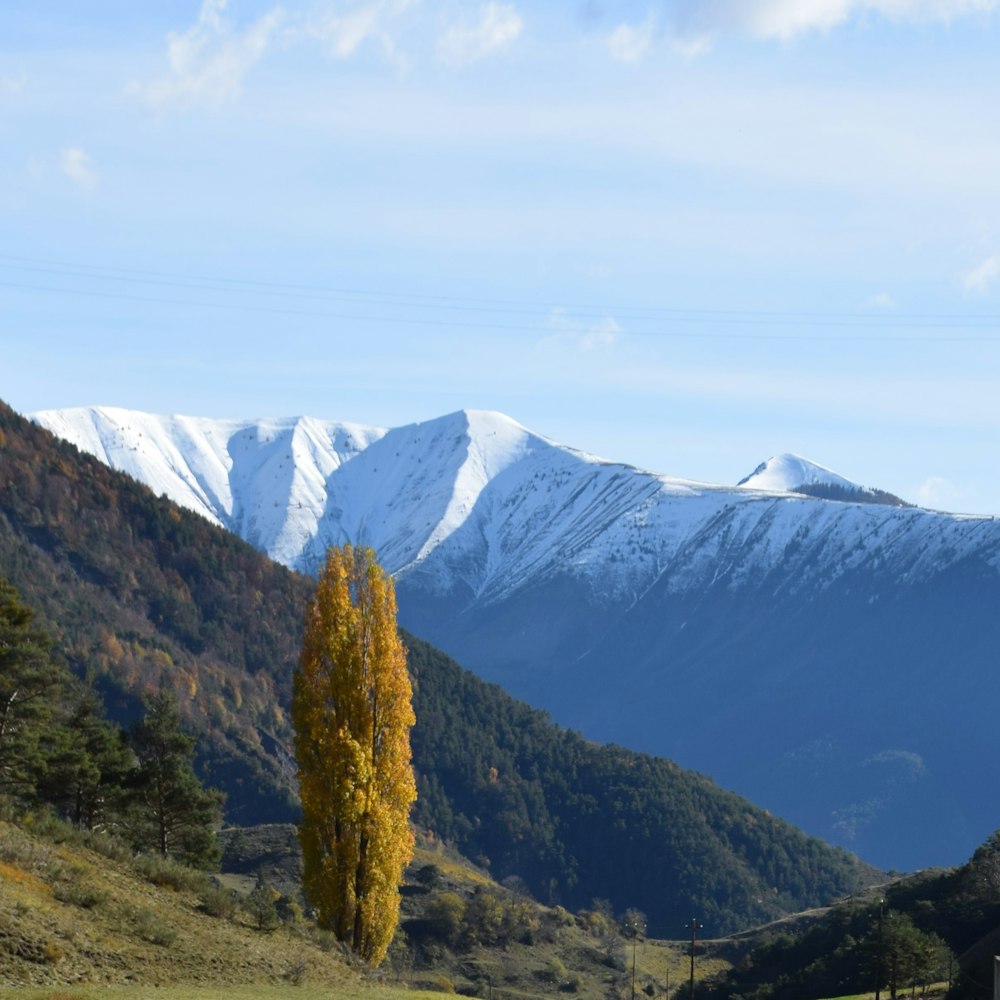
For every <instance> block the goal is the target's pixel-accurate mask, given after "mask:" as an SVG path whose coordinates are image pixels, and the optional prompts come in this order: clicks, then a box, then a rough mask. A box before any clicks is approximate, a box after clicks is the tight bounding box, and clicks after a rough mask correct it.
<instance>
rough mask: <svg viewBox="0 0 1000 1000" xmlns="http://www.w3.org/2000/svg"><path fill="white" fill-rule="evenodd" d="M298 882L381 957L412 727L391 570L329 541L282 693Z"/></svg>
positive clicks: (333, 925)
mask: <svg viewBox="0 0 1000 1000" xmlns="http://www.w3.org/2000/svg"><path fill="white" fill-rule="evenodd" d="M292 721H293V724H294V727H295V759H296V762H297V763H298V777H299V793H300V796H301V799H302V822H301V825H300V826H299V840H300V842H301V844H302V861H303V883H304V888H305V891H306V895H307V896H308V897H309V900H310V902H311V903H312V904H313V906H315V908H316V912H317V915H318V920H319V924H320V926H321V927H323V928H325V929H327V930H330V931H333V933H334V934H336V936H337V937H338V938H339V939H340V940H341V941H344V942H346V943H348V944H349V945H350V946H351V948H353V949H354V951H356V952H357V953H358V954H359V955H360V956H361V957H362V958H364V960H365V961H366V962H368V963H370V964H371V965H378V964H379V963H380V962H381V961H382V959H383V958H384V957H385V953H386V951H387V950H388V948H389V942H390V941H391V940H392V935H393V932H394V931H395V929H396V923H397V921H398V919H399V884H400V882H401V881H402V876H403V868H404V867H405V865H406V863H407V862H408V861H409V860H410V858H411V857H412V856H413V835H412V833H411V832H410V827H409V822H408V818H409V812H410V806H411V805H412V803H413V801H414V800H415V799H416V797H417V792H416V785H415V783H414V778H413V767H412V764H411V754H410V729H411V727H412V726H413V723H414V721H415V720H414V715H413V706H412V689H411V686H410V677H409V674H408V673H407V669H406V650H405V648H404V647H403V644H402V642H401V640H400V638H399V633H398V631H397V629H396V594H395V589H394V587H393V583H392V577H390V576H389V575H388V573H386V572H385V571H384V570H382V568H381V567H380V566H379V565H378V563H377V562H376V560H375V553H374V552H373V551H372V550H371V549H368V548H353V547H352V546H350V545H345V546H344V547H343V548H332V549H330V550H329V551H328V552H327V557H326V564H325V566H324V568H323V571H322V573H321V574H320V577H319V582H318V585H317V587H316V593H315V596H314V597H313V600H312V603H311V604H310V606H309V610H308V613H307V615H306V624H305V636H304V638H303V642H302V656H301V659H300V662H299V669H298V670H297V671H296V674H295V683H294V690H293V695H292Z"/></svg>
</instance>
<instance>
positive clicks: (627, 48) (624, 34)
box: [608, 15, 656, 63]
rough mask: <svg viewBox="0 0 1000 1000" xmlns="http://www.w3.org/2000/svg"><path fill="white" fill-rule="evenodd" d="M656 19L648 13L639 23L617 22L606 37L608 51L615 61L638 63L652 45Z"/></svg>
mask: <svg viewBox="0 0 1000 1000" xmlns="http://www.w3.org/2000/svg"><path fill="white" fill-rule="evenodd" d="M655 31H656V20H655V18H654V17H653V16H652V15H650V16H649V17H647V18H646V20H645V21H643V22H642V23H641V24H627V23H623V24H619V25H618V27H617V28H615V30H614V31H612V32H611V35H610V37H609V38H608V51H609V52H610V53H611V58H612V59H614V60H615V61H616V62H622V63H638V62H642V60H643V59H645V57H646V56H647V55H648V53H649V50H650V48H651V47H652V45H653V38H654V33H655Z"/></svg>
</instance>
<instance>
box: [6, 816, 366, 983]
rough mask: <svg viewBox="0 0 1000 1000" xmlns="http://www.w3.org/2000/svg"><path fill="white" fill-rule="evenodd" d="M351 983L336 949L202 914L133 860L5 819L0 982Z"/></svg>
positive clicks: (283, 930)
mask: <svg viewBox="0 0 1000 1000" xmlns="http://www.w3.org/2000/svg"><path fill="white" fill-rule="evenodd" d="M296 978H298V979H301V980H302V981H303V982H305V983H306V984H310V983H312V984H323V985H325V986H334V987H340V988H343V989H345V990H349V991H356V990H358V989H360V988H361V987H362V986H363V985H364V980H363V977H362V975H361V973H360V972H359V971H357V970H355V969H353V968H351V967H350V966H349V965H348V964H347V963H346V962H345V960H344V958H343V956H342V955H341V953H340V952H339V949H334V950H330V951H324V950H323V949H322V948H321V947H320V946H319V945H318V944H317V943H315V942H313V941H310V940H308V939H306V938H305V937H304V936H302V935H300V934H297V933H296V932H294V931H293V930H291V929H289V928H287V927H280V928H278V929H277V930H275V931H273V932H270V933H267V932H261V931H259V930H256V929H255V928H254V927H253V926H251V924H250V920H249V918H248V916H247V915H246V914H242V913H240V914H238V915H237V916H236V918H235V919H233V920H228V919H222V918H215V917H210V916H207V915H206V914H204V913H202V912H201V911H200V909H199V897H198V895H197V894H196V893H195V892H192V891H178V890H174V889H171V888H161V887H157V886H155V885H153V884H151V883H150V882H148V881H145V880H144V879H143V878H142V877H141V876H139V875H138V874H137V873H136V871H135V869H134V868H133V866H132V864H131V863H130V862H128V861H115V860H111V859H109V858H107V857H105V856H103V855H102V854H98V853H95V852H94V851H92V850H90V849H88V848H87V847H85V846H81V845H79V844H75V843H71V842H63V843H58V842H55V841H52V840H50V839H48V838H47V837H43V836H39V835H37V834H35V833H32V832H31V831H30V830H26V829H23V828H21V827H19V826H14V825H12V824H11V823H8V822H0V986H3V987H5V988H9V987H11V986H27V985H36V986H53V987H54V986H57V985H70V984H78V983H83V982H87V983H91V984H102V985H103V984H107V985H113V984H118V985H129V984H142V985H144V986H147V987H150V986H153V987H158V986H167V985H171V984H183V985H190V986H197V985H205V986H208V985H211V986H213V987H216V986H219V985H238V984H249V983H254V984H258V985H260V984H275V985H277V984H282V983H283V984H285V985H286V986H287V984H288V983H289V982H291V981H293V980H294V979H296Z"/></svg>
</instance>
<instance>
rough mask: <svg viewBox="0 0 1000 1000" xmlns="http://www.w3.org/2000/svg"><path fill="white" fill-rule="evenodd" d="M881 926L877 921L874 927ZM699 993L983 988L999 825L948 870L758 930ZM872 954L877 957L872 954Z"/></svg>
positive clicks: (781, 999) (999, 868) (776, 995)
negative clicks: (942, 986) (733, 963)
mask: <svg viewBox="0 0 1000 1000" xmlns="http://www.w3.org/2000/svg"><path fill="white" fill-rule="evenodd" d="M880 925H881V926H880ZM754 938H755V939H756V940H755V943H754V945H753V946H752V947H751V948H750V949H749V950H748V951H747V953H746V955H745V956H744V958H743V960H742V961H741V962H739V963H738V964H737V965H736V966H734V967H733V968H732V969H730V970H729V971H728V972H727V973H726V974H725V975H724V976H722V977H720V978H719V979H717V980H715V981H714V982H711V983H705V984H702V985H701V986H700V987H699V990H698V1000H813V998H819V997H829V996H842V995H846V994H857V993H865V992H869V991H871V990H872V989H873V988H874V986H875V979H876V972H877V971H878V970H881V979H882V981H881V987H882V989H883V990H885V991H886V995H889V993H890V992H892V985H893V978H895V980H896V988H897V990H910V989H912V987H913V986H914V985H916V987H917V988H918V989H920V988H921V987H922V986H924V985H925V984H927V983H934V982H937V983H941V982H948V981H950V982H951V984H952V992H951V993H950V996H952V997H953V998H955V1000H966V998H968V1000H973V998H980V997H988V996H991V995H992V981H993V956H994V955H996V954H997V952H998V944H1000V831H998V832H997V833H995V834H993V836H992V837H990V838H989V840H987V841H986V843H985V844H983V845H982V846H981V847H979V848H978V849H977V850H976V852H975V854H973V856H972V858H970V860H969V861H967V862H966V863H965V864H964V865H962V866H960V867H959V868H954V869H944V870H940V869H939V870H928V871H925V872H918V873H917V874H915V875H910V876H906V877H903V878H900V879H898V880H897V881H895V882H892V883H890V884H886V885H884V886H881V887H878V888H877V889H874V890H872V891H869V892H868V893H866V894H864V896H863V898H856V899H854V900H851V901H849V902H845V903H842V904H841V905H838V906H836V907H834V908H832V909H830V910H829V911H828V912H826V913H825V914H823V915H821V916H818V917H817V919H814V920H811V921H809V922H804V921H803V922H801V923H800V924H798V925H797V926H796V925H793V924H792V923H790V922H789V923H783V924H781V925H776V926H775V927H774V928H763V929H761V931H760V932H759V933H757V934H755V935H754ZM880 952H881V955H880Z"/></svg>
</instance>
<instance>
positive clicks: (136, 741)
mask: <svg viewBox="0 0 1000 1000" xmlns="http://www.w3.org/2000/svg"><path fill="white" fill-rule="evenodd" d="M131 742H132V749H133V751H134V752H135V756H136V767H135V769H134V771H133V773H132V776H131V779H130V787H131V790H132V796H133V797H132V810H131V811H132V820H133V822H132V833H133V839H134V841H135V842H136V844H137V845H138V846H140V847H144V848H147V849H149V848H152V849H153V850H155V851H158V852H159V853H160V854H163V855H171V856H174V857H176V858H178V859H180V860H181V861H184V862H186V863H187V864H193V865H198V866H201V867H210V866H211V865H213V864H215V863H216V862H217V861H218V859H219V857H220V851H219V846H218V843H217V841H216V836H215V828H216V826H217V825H218V823H219V817H220V815H221V812H222V793H221V792H219V791H217V790H216V789H207V788H204V787H203V786H202V784H201V782H200V781H199V780H198V777H197V776H196V775H195V773H194V769H193V768H192V766H191V765H192V761H193V760H194V748H195V743H196V740H195V737H193V736H189V735H188V734H187V733H185V732H184V730H183V729H182V726H181V713H180V709H179V707H178V705H177V699H176V698H175V697H174V696H173V695H172V694H170V693H169V692H167V691H160V692H159V693H157V694H155V695H153V696H152V697H151V698H150V699H149V702H148V711H147V712H146V716H145V718H144V719H143V720H142V721H141V722H139V723H137V724H136V725H134V726H133V727H132V731H131Z"/></svg>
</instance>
